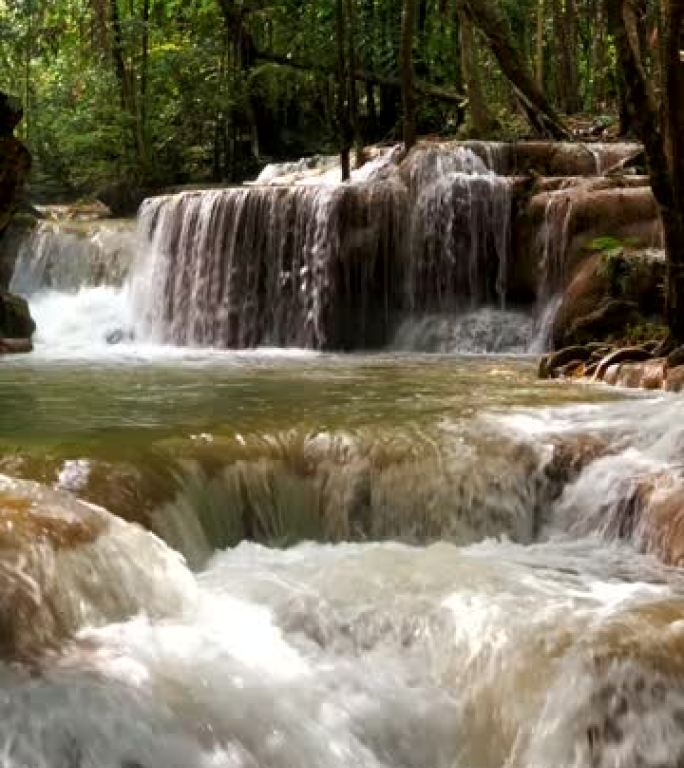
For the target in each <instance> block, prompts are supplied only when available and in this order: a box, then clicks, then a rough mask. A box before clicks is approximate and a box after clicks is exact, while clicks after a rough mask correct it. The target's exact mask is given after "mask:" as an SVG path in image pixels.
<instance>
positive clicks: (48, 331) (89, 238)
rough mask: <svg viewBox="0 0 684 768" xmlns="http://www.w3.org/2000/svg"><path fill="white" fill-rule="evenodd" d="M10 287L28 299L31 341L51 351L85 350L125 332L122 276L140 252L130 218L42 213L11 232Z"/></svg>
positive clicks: (128, 322) (127, 317)
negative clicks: (75, 217)
mask: <svg viewBox="0 0 684 768" xmlns="http://www.w3.org/2000/svg"><path fill="white" fill-rule="evenodd" d="M8 245H9V246H10V247H13V248H15V251H16V257H15V259H14V272H13V275H12V279H11V281H10V285H9V288H10V290H11V291H12V292H15V293H18V294H22V295H24V296H26V297H27V298H28V299H29V302H30V306H31V312H32V315H33V317H34V319H35V321H36V326H37V333H36V339H35V341H36V345H37V347H38V348H42V349H47V350H49V351H50V352H51V353H57V354H59V353H60V351H61V352H68V353H73V352H78V353H83V352H86V351H88V350H93V349H95V348H97V347H101V348H105V347H106V346H107V344H108V342H110V343H111V342H113V341H122V340H124V339H126V338H130V336H131V334H132V332H133V324H134V318H133V316H132V314H131V309H130V303H129V300H128V290H127V288H126V281H127V277H128V273H129V270H130V266H131V264H132V262H133V261H134V259H135V258H136V254H137V252H138V238H137V235H136V230H135V225H134V224H133V223H132V222H128V221H116V220H111V221H110V220H98V221H88V222H74V221H68V220H57V221H54V220H46V221H40V222H38V223H37V224H36V225H35V227H34V228H33V229H31V230H28V231H22V232H18V233H13V235H12V237H11V239H10V241H9V243H8Z"/></svg>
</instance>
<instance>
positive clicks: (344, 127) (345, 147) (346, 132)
mask: <svg viewBox="0 0 684 768" xmlns="http://www.w3.org/2000/svg"><path fill="white" fill-rule="evenodd" d="M335 10H336V21H337V35H336V37H337V131H338V134H339V142H340V165H341V166H342V181H348V180H349V178H350V177H351V164H350V161H349V152H350V149H351V126H350V124H349V112H348V103H347V93H348V83H349V77H348V73H347V56H346V51H345V47H346V39H347V32H346V23H345V11H344V0H337V2H336V8H335Z"/></svg>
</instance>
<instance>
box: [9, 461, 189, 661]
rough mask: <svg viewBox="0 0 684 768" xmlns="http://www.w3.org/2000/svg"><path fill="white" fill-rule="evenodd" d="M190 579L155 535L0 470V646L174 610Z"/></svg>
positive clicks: (22, 653) (32, 651) (45, 644)
mask: <svg viewBox="0 0 684 768" xmlns="http://www.w3.org/2000/svg"><path fill="white" fill-rule="evenodd" d="M194 589H195V585H194V580H193V578H192V576H191V575H190V573H189V571H187V569H186V568H185V566H184V564H183V563H182V561H181V558H180V556H178V555H177V554H176V553H175V552H173V551H172V550H170V549H169V548H168V547H166V545H164V544H163V543H162V542H161V540H160V539H158V538H157V537H156V536H154V535H152V534H150V533H148V532H147V531H145V530H143V529H142V528H141V527H139V526H137V525H133V524H130V523H125V522H123V521H122V520H119V519H118V518H116V517H114V516H113V515H110V514H109V513H108V512H107V511H106V510H104V509H101V508H99V507H95V506H93V505H90V504H85V503H84V502H82V501H78V500H77V499H76V498H75V497H74V496H72V495H71V494H69V493H66V492H61V491H56V490H53V489H51V488H48V487H46V486H42V485H39V484H38V483H30V482H25V481H19V480H13V479H10V478H8V477H5V476H3V475H0V655H1V656H2V657H4V658H18V659H24V658H31V657H33V656H34V655H36V654H42V653H45V652H46V651H48V650H50V649H53V648H57V647H59V646H60V645H61V644H62V643H63V642H64V641H66V640H68V639H69V638H70V637H71V636H72V635H73V633H75V632H77V631H78V630H79V629H81V628H83V627H85V626H97V625H101V624H108V623H113V622H117V621H123V620H124V619H126V618H128V617H130V616H133V615H136V614H138V613H141V612H145V613H147V614H148V615H150V616H155V615H156V616H160V617H161V616H165V615H168V614H174V615H175V613H176V612H177V611H179V610H182V609H183V607H184V606H185V605H186V599H187V596H192V595H193V593H194Z"/></svg>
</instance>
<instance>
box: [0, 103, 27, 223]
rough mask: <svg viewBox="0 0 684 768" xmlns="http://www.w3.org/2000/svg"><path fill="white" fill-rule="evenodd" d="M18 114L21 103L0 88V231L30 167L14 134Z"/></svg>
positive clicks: (12, 210) (9, 214)
mask: <svg viewBox="0 0 684 768" xmlns="http://www.w3.org/2000/svg"><path fill="white" fill-rule="evenodd" d="M21 117H22V110H21V107H20V106H18V105H17V103H16V102H15V101H14V100H13V99H11V98H10V97H9V96H7V95H6V94H4V93H1V92H0V234H1V233H2V232H4V230H5V229H6V228H7V225H8V224H9V222H10V219H11V217H12V214H13V213H14V209H15V206H16V203H17V198H18V195H19V192H20V190H21V186H22V184H23V183H24V180H25V178H26V175H27V173H28V171H29V169H30V167H31V155H30V154H29V152H28V150H27V149H26V147H24V145H23V144H22V143H21V142H20V141H19V140H18V139H15V138H14V135H13V132H14V129H15V127H16V126H17V124H18V123H19V121H20V120H21Z"/></svg>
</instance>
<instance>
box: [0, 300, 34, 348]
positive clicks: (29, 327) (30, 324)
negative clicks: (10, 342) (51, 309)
mask: <svg viewBox="0 0 684 768" xmlns="http://www.w3.org/2000/svg"><path fill="white" fill-rule="evenodd" d="M35 330H36V324H35V322H34V321H33V318H32V317H31V313H30V311H29V306H28V302H27V301H26V299H23V298H21V297H20V296H14V295H13V294H11V293H4V292H2V291H0V338H7V339H30V338H31V336H33V333H34V332H35Z"/></svg>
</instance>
